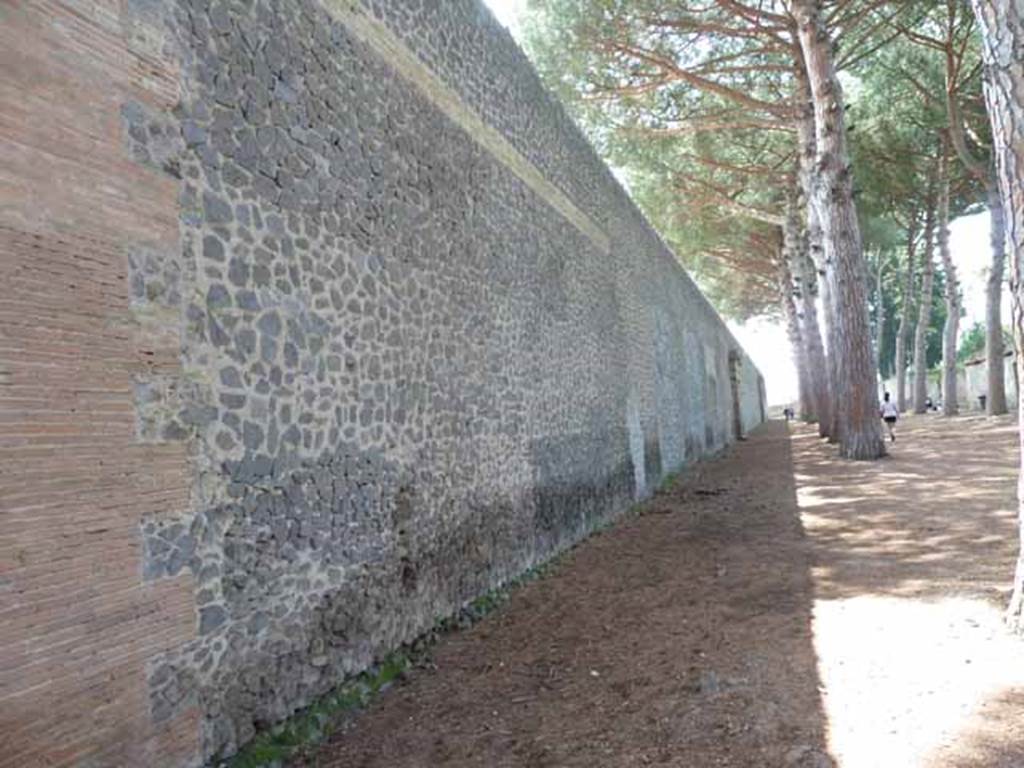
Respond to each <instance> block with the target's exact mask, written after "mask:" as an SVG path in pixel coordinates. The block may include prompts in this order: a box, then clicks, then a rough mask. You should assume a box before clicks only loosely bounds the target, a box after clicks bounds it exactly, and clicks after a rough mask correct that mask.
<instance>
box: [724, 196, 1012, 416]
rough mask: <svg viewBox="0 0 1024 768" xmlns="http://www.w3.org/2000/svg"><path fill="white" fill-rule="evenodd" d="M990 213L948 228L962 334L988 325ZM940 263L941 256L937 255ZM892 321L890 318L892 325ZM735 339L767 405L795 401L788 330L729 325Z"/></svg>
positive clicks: (1006, 310)
mask: <svg viewBox="0 0 1024 768" xmlns="http://www.w3.org/2000/svg"><path fill="white" fill-rule="evenodd" d="M988 223H989V216H988V211H985V212H982V213H978V214H974V215H973V216H963V217H961V218H959V219H956V220H955V221H953V222H952V223H951V224H950V227H949V246H950V251H951V252H952V255H953V262H954V263H955V264H956V266H957V269H958V271H959V275H958V276H959V278H960V285H961V288H962V290H963V300H964V311H965V312H966V316H965V317H963V318H961V320H960V329H961V332H963V331H964V330H966V329H968V328H970V327H971V326H972V325H974V324H975V323H983V322H985V280H986V269H987V267H988V259H989V251H988ZM935 258H936V262H938V253H936V254H935ZM1009 317H1010V295H1009V292H1008V291H1007V289H1006V288H1005V286H1004V289H1003V319H1004V322H1008V319H1009ZM891 321H892V318H889V322H891ZM729 327H730V328H731V329H732V331H733V333H734V334H735V336H736V338H737V339H738V340H739V342H740V344H742V345H743V348H744V349H746V350H747V354H749V355H750V357H751V358H753V360H754V363H755V364H756V365H757V367H758V369H759V370H760V371H761V374H762V375H763V376H764V379H765V389H767V395H768V402H769V403H771V404H773V405H776V404H779V403H786V402H790V401H792V400H796V396H797V380H796V369H795V368H794V366H793V357H792V352H791V350H790V346H789V340H788V339H787V338H786V329H785V327H784V326H783V325H782V324H781V323H769V322H765V321H763V320H761V321H756V320H755V321H752V322H749V323H747V324H746V325H737V324H736V323H730V324H729Z"/></svg>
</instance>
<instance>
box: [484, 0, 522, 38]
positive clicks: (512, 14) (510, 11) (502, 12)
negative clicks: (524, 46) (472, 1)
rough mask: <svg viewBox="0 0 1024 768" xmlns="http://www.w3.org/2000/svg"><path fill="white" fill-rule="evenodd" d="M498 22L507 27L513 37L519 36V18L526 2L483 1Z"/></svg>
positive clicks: (508, 0)
mask: <svg viewBox="0 0 1024 768" xmlns="http://www.w3.org/2000/svg"><path fill="white" fill-rule="evenodd" d="M484 2H485V3H486V4H487V6H488V7H489V8H490V9H491V11H492V12H493V13H494V15H495V16H497V17H498V21H500V22H501V23H502V24H504V25H505V26H506V27H508V29H509V31H510V32H511V33H512V35H513V37H516V38H518V36H519V16H520V14H521V13H522V12H523V11H524V10H525V9H526V0H484Z"/></svg>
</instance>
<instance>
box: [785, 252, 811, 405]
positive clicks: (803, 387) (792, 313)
mask: <svg viewBox="0 0 1024 768" xmlns="http://www.w3.org/2000/svg"><path fill="white" fill-rule="evenodd" d="M787 256H788V254H787V253H786V252H785V250H783V252H782V254H781V255H780V257H779V295H780V298H781V302H782V313H783V315H784V316H785V318H786V334H787V335H788V336H789V345H790V347H791V349H792V354H793V364H794V365H795V366H796V377H797V388H798V392H797V396H798V398H799V400H798V406H799V408H800V418H801V419H804V420H806V419H807V418H808V413H809V411H810V410H811V409H812V408H813V406H812V405H811V404H810V402H811V400H812V399H813V398H812V392H811V389H812V387H811V383H810V377H809V375H808V374H809V370H808V360H807V354H806V352H807V345H806V344H805V343H804V339H803V337H802V334H801V332H800V331H801V329H800V315H799V313H798V312H797V305H796V301H795V299H794V294H795V291H794V288H793V282H794V280H793V273H792V270H791V268H790V263H789V259H788V258H787Z"/></svg>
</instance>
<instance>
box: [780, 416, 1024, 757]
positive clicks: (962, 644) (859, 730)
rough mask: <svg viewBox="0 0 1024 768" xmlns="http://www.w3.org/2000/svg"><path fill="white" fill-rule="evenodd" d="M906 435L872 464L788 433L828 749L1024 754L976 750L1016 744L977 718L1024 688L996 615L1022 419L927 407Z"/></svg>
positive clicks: (840, 752) (1023, 672) (1011, 644)
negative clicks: (943, 413)
mask: <svg viewBox="0 0 1024 768" xmlns="http://www.w3.org/2000/svg"><path fill="white" fill-rule="evenodd" d="M898 434H899V437H898V442H897V443H896V445H895V446H893V449H892V451H891V456H890V458H888V459H886V460H884V461H881V462H875V463H872V464H861V463H854V462H844V461H840V460H838V459H836V458H834V456H833V454H832V451H831V449H830V448H828V447H827V446H823V445H821V444H820V441H818V440H817V438H816V437H815V436H813V435H811V434H810V432H809V430H807V429H805V428H803V427H800V428H798V429H797V430H796V432H795V434H794V438H793V444H794V453H795V465H796V479H797V485H798V490H797V496H798V499H799V503H800V507H801V512H802V517H803V521H804V524H805V526H806V529H807V531H808V536H809V539H810V541H811V544H812V549H813V558H814V567H813V572H814V578H815V592H816V601H815V648H816V652H817V655H818V658H819V664H820V673H821V676H822V680H823V683H824V685H825V687H826V691H827V692H826V709H827V712H828V714H829V716H830V734H829V735H830V740H829V743H830V746H831V748H832V750H833V752H834V754H835V756H836V757H837V759H838V760H839V762H840V765H842V766H844V768H861V766H864V767H866V766H874V765H901V766H904V765H905V766H925V765H928V766H931V765H936V766H938V765H959V764H961V763H956V762H952V760H953V755H954V754H961V753H960V752H956V751H955V750H954V751H952V752H951V751H949V750H948V749H947V747H949V748H950V749H952V748H956V749H959V748H960V747H961V746H963V745H964V744H968V743H970V742H971V740H972V739H974V738H975V737H977V738H978V739H982V738H983V739H984V740H985V745H984V746H981V745H980V742H979V745H978V746H976V747H974V748H972V749H973V752H970V754H972V755H973V757H970V758H969V760H975V759H977V760H979V762H970V761H968V762H963V763H962V764H963V765H990V764H991V765H993V766H995V765H1021V764H1022V763H1020V762H1019V761H1018V762H1017V763H1013V762H1010V763H1006V762H1002V763H1000V762H992V763H986V762H983V761H980V760H981V758H980V757H979V756H980V755H982V754H983V753H984V754H991V755H993V756H994V757H992V760H1000V759H1002V757H1000V755H1001V754H1004V753H1006V754H1014V750H1019V748H1020V742H1021V739H1022V736H1021V729H1020V728H1019V727H1013V728H1010V727H1008V726H1007V725H1006V724H1004V726H1003V727H999V728H987V729H982V730H978V727H977V723H978V722H982V721H978V720H977V717H978V713H980V712H983V711H985V710H986V707H990V706H994V705H992V704H991V702H993V701H995V700H996V699H995V698H994V697H998V696H999V695H1000V693H1001V692H1004V691H1007V690H1011V691H1012V690H1015V689H1016V688H1018V687H1021V688H1024V645H1022V644H1021V643H1020V640H1019V639H1018V638H1016V637H1013V636H1011V635H1010V634H1009V633H1008V632H1007V631H1006V629H1005V628H1004V626H1003V624H1002V621H1001V613H1002V609H1003V606H1004V605H1005V601H1006V599H1007V597H1008V591H1009V586H1010V581H1011V576H1012V573H1013V564H1014V560H1015V558H1016V542H1017V525H1016V498H1015V487H1016V475H1017V467H1018V464H1017V455H1018V453H1017V449H1016V426H1015V424H1014V423H1013V421H1012V420H1011V419H998V420H992V419H985V418H977V417H975V418H959V419H941V418H937V417H923V418H915V419H912V420H908V421H907V422H905V423H903V424H901V428H900V430H899V432H898ZM1008 722H1009V721H1007V723H1008ZM972 723H974V725H973V726H972ZM972 729H973V730H972ZM972 734H973V735H972ZM963 754H968V753H963ZM935 755H940V757H934V756H935ZM941 755H946V757H942V756H941ZM947 758H948V759H947ZM957 759H959V758H957ZM964 759H968V758H964ZM986 759H987V758H986ZM944 761H945V762H944Z"/></svg>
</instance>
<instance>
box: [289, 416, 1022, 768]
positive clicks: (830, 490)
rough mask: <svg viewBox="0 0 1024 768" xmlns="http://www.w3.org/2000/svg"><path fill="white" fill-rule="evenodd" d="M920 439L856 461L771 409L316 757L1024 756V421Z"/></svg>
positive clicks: (1002, 759)
mask: <svg viewBox="0 0 1024 768" xmlns="http://www.w3.org/2000/svg"><path fill="white" fill-rule="evenodd" d="M899 439H900V442H898V443H897V444H896V447H895V450H894V451H893V457H892V458H890V459H887V460H886V461H884V462H881V463H875V464H853V463H848V462H840V461H838V460H837V459H834V458H832V451H831V449H830V448H828V447H827V446H823V445H821V444H820V443H819V441H818V440H817V439H816V438H815V437H814V436H813V435H812V434H811V433H810V432H809V431H808V430H806V429H805V428H802V427H799V428H796V429H794V430H793V433H792V436H790V434H789V433H787V430H786V427H785V425H782V424H780V423H778V422H775V423H771V424H768V425H766V426H765V427H763V428H762V429H761V430H759V431H758V433H757V434H755V435H754V436H753V437H752V439H750V440H749V441H747V442H746V443H744V444H742V445H740V446H737V447H736V448H735V449H733V450H732V451H730V453H729V454H728V455H726V456H725V457H723V458H721V459H719V460H717V461H715V462H711V463H708V464H706V465H702V466H700V467H699V468H697V469H695V470H694V471H693V472H691V473H690V474H689V475H688V476H686V477H685V478H684V480H683V481H682V482H680V483H679V484H677V485H676V486H675V487H674V488H672V489H671V490H668V491H666V492H663V493H661V494H659V495H658V496H657V497H655V499H653V500H652V501H651V502H649V503H648V504H647V505H645V507H644V510H643V514H642V515H640V516H638V517H634V518H631V519H629V520H627V521H625V522H624V523H622V524H621V525H619V526H617V527H616V528H615V529H613V530H611V531H608V532H606V533H603V534H601V535H599V536H596V537H594V538H593V539H591V540H590V541H588V542H586V543H585V544H584V545H582V546H580V547H579V548H577V549H576V550H574V551H573V552H572V553H570V554H569V555H568V556H567V557H566V558H565V560H564V561H563V562H562V563H561V565H560V566H559V567H558V568H557V569H556V571H555V572H554V573H553V574H551V575H550V576H547V577H545V578H544V579H542V580H540V581H537V582H534V583H532V584H530V585H528V586H526V587H524V588H523V589H521V590H519V591H517V592H516V594H515V595H514V597H513V599H512V600H511V601H510V603H509V604H508V605H507V606H506V607H505V608H504V609H502V610H501V611H499V612H498V613H496V614H495V615H493V616H491V617H490V618H488V619H486V620H484V621H483V622H481V623H480V624H478V625H477V626H475V627H474V628H472V629H471V630H469V631H467V632H463V633H459V634H456V635H453V636H451V637H449V638H448V639H447V640H445V641H444V642H442V643H441V644H440V645H439V646H438V648H437V649H436V651H435V652H434V655H433V662H434V664H435V665H436V668H434V669H430V670H416V671H415V672H414V673H413V674H412V676H411V678H410V679H409V680H407V681H406V682H404V683H402V684H400V685H398V686H396V687H395V688H394V689H392V690H391V691H389V692H388V693H386V694H385V695H384V696H382V697H381V698H380V700H379V701H377V702H376V703H375V704H374V705H373V706H371V708H370V709H369V711H367V712H365V713H363V714H361V715H360V716H359V717H357V718H356V719H355V720H354V721H353V722H352V723H350V724H348V726H346V727H345V728H344V729H343V730H342V731H340V732H339V733H338V734H336V736H335V737H334V738H333V739H332V741H331V743H329V744H328V745H326V746H325V747H324V748H323V749H322V750H321V751H320V752H319V753H318V754H317V755H316V756H314V757H312V758H310V759H309V760H308V761H307V762H306V763H304V764H306V765H311V766H322V767H326V766H337V767H339V768H340V767H341V766H345V768H363V767H365V768H370V767H371V766H373V767H375V766H381V767H384V766H387V768H400V767H402V766H417V767H418V766H488V767H490V766H523V767H524V768H543V767H545V766H551V767H555V766H559V767H560V766H608V767H611V766H615V767H616V768H619V767H620V766H647V765H661V766H680V767H682V766H688V767H692V768H702V767H703V766H744V767H746V766H795V767H801V768H812V767H813V768H825V767H826V766H830V765H833V762H832V758H834V759H835V764H838V765H841V766H842V768H867V767H868V766H879V767H880V768H882V767H884V768H904V767H908V768H909V766H922V767H925V766H929V767H930V766H983V767H985V768H996V766H998V767H1000V768H1003V767H1004V766H1005V767H1007V768H1009V767H1010V766H1018V767H1019V766H1024V714H1022V705H1024V644H1021V643H1020V642H1019V641H1017V640H1016V639H1013V638H1010V637H1008V636H1006V634H1005V633H1004V632H1003V631H1002V629H1001V627H1000V625H999V621H998V606H999V605H1000V604H1001V603H1002V602H1003V600H1004V598H1005V595H1004V593H1003V588H1004V587H1005V586H1006V583H1007V579H1008V573H1009V570H1010V567H1011V564H1012V561H1013V558H1014V551H1013V543H1014V535H1015V529H1014V521H1013V512H1012V510H1013V508H1014V500H1013V496H1014V485H1015V483H1014V472H1013V468H1014V466H1015V462H1016V453H1015V450H1014V448H1013V446H1014V439H1015V437H1014V433H1013V427H1012V425H1010V424H1009V423H1008V422H991V421H987V420H973V421H971V420H957V421H954V422H945V421H941V420H939V419H919V420H918V421H916V422H914V423H910V422H908V424H907V425H901V432H900V438H899ZM805 528H806V533H805ZM829 756H831V758H830V757H829Z"/></svg>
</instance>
